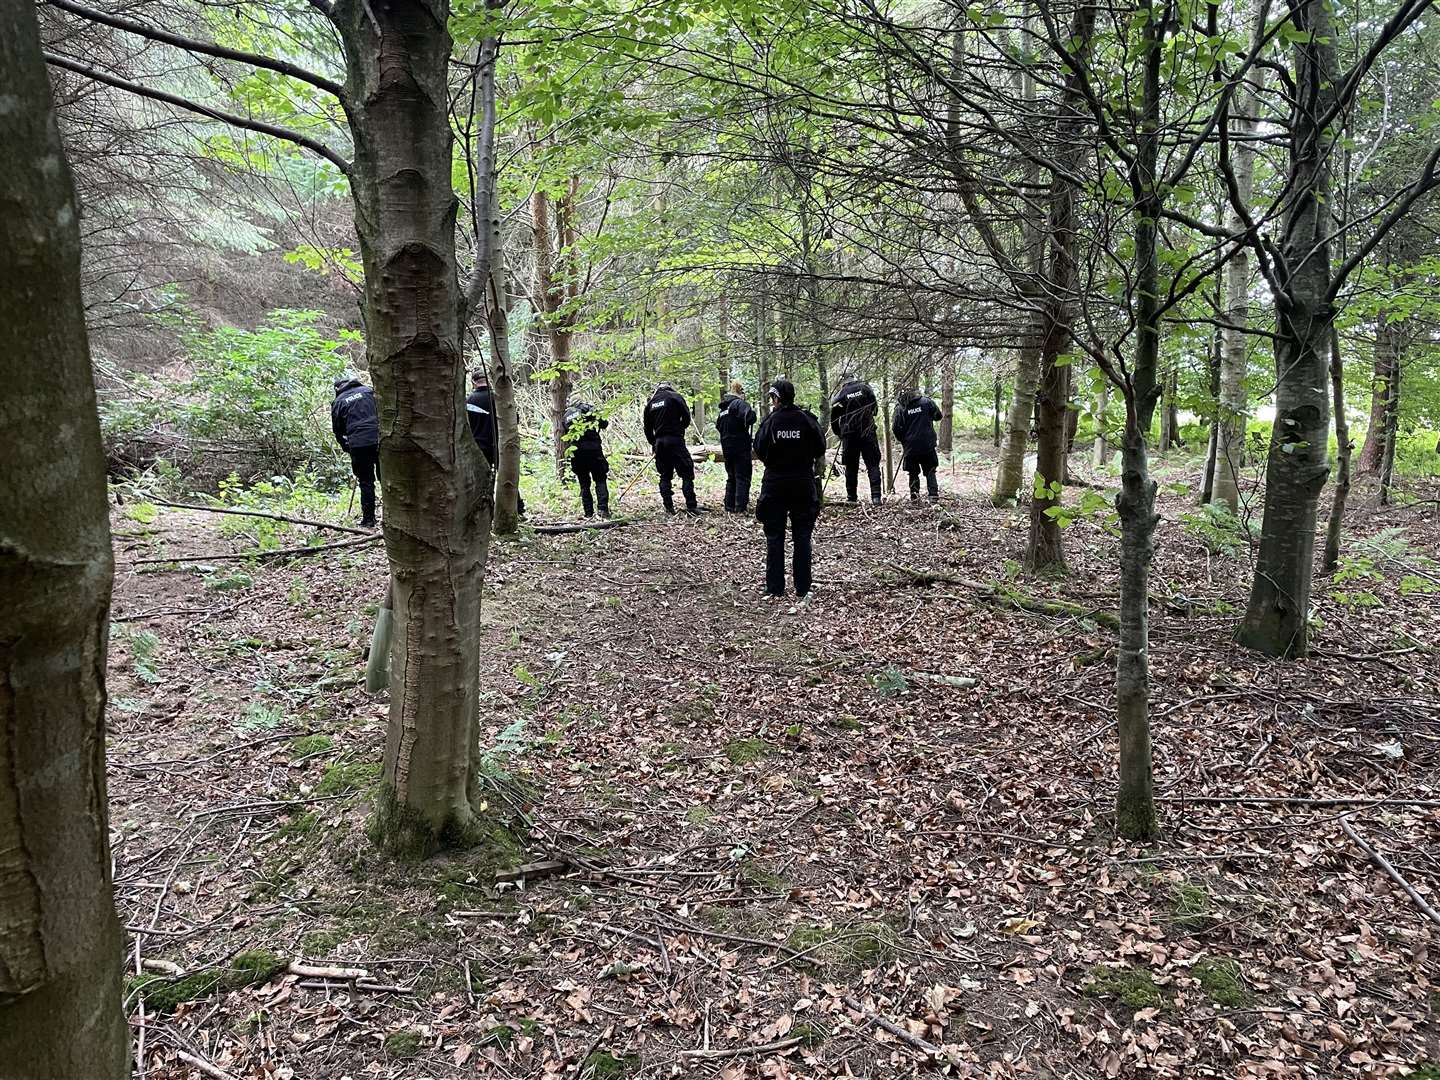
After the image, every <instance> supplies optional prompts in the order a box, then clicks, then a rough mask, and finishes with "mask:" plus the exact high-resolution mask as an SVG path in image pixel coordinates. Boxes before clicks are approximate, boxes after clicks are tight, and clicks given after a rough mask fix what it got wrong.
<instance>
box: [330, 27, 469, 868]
mask: <svg viewBox="0 0 1440 1080" xmlns="http://www.w3.org/2000/svg"><path fill="white" fill-rule="evenodd" d="M448 16H449V5H448V3H446V0H430V2H429V3H413V4H378V5H372V4H369V3H366V2H365V0H337V2H336V3H335V5H334V8H333V14H332V17H333V19H334V22H335V25H336V27H337V28H338V30H339V33H340V38H341V41H342V44H343V47H344V50H345V58H346V72H347V74H346V99H345V100H346V107H347V113H348V116H349V121H350V129H351V132H352V135H353V137H354V141H355V162H354V167H353V170H352V174H351V177H350V183H351V190H352V193H353V197H354V200H355V209H356V213H355V226H356V231H357V233H358V235H359V238H360V250H361V256H362V259H363V262H364V266H365V282H364V308H365V329H366V334H365V337H366V353H367V357H368V360H369V368H370V373H371V376H372V377H373V379H374V385H375V394H376V398H377V403H378V406H379V412H380V461H381V466H382V472H383V474H384V476H385V547H386V552H387V554H388V556H389V560H390V570H391V581H392V587H393V602H394V613H393V625H394V632H393V644H392V646H391V655H390V688H391V689H390V694H391V697H390V718H389V726H388V730H387V733H386V740H385V759H384V778H383V783H382V786H381V790H380V792H379V795H378V798H377V800H376V808H375V814H374V816H373V817H372V819H371V828H370V834H371V837H372V839H374V840H375V841H376V843H378V844H380V845H381V846H382V847H385V848H387V849H389V850H392V851H396V852H401V853H407V854H419V853H425V852H428V851H430V850H433V849H434V848H435V847H436V846H439V845H441V844H445V843H454V844H461V843H465V842H467V841H468V840H469V839H470V838H471V836H472V835H473V831H474V824H475V817H476V814H477V812H478V806H479V803H480V799H481V793H480V790H479V783H480V775H479V772H478V764H479V762H478V756H479V730H478V720H479V670H478V668H479V636H480V590H481V584H482V582H483V580H484V572H485V560H486V556H487V554H488V549H489V535H490V510H491V503H490V498H489V492H488V483H487V482H488V479H489V477H488V471H487V470H486V468H485V466H484V465H483V458H482V457H481V454H480V451H479V448H478V447H477V446H476V445H475V441H474V439H472V438H471V437H470V434H469V429H468V425H467V424H466V420H465V412H464V405H463V384H464V364H463V357H462V350H461V335H462V326H461V311H462V306H463V305H462V296H461V292H460V283H459V276H458V270H457V266H456V259H455V217H456V210H457V205H458V204H457V200H456V198H455V195H454V192H453V190H452V188H451V150H452V135H451V129H450V122H449V116H448V114H447V108H446V106H447V102H448V100H449V95H448V85H447V78H448V73H449V64H450V51H451V41H450V34H449V31H448V29H447V25H446V24H447V19H448Z"/></svg>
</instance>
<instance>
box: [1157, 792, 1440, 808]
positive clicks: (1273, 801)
mask: <svg viewBox="0 0 1440 1080" xmlns="http://www.w3.org/2000/svg"><path fill="white" fill-rule="evenodd" d="M1157 799H1158V801H1160V802H1184V803H1205V804H1207V805H1208V804H1214V805H1230V804H1244V805H1251V806H1419V807H1425V808H1434V807H1437V806H1440V799H1403V798H1402V799H1392V798H1377V797H1371V796H1368V795H1357V796H1353V797H1345V796H1333V797H1326V798H1319V799H1304V798H1301V797H1299V796H1298V795H1294V796H1292V795H1160V796H1157Z"/></svg>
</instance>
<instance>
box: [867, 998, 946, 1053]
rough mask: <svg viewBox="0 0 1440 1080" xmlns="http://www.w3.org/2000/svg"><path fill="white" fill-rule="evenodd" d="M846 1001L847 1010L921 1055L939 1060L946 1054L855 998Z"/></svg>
mask: <svg viewBox="0 0 1440 1080" xmlns="http://www.w3.org/2000/svg"><path fill="white" fill-rule="evenodd" d="M844 1000H845V1007H846V1008H848V1009H850V1010H851V1011H852V1012H857V1013H859V1014H860V1015H861V1016H863V1017H864V1018H865V1019H866V1020H867V1021H869V1022H870V1023H872V1024H874V1025H875V1026H876V1027H878V1028H883V1029H884V1030H885V1031H888V1032H889V1033H890V1034H891V1035H894V1036H895V1037H896V1038H897V1039H899V1040H900V1041H901V1042H903V1043H905V1044H906V1045H908V1046H911V1047H914V1048H915V1049H916V1050H919V1051H920V1052H921V1053H923V1054H926V1055H928V1056H929V1057H932V1058H938V1057H940V1056H941V1055H942V1054H943V1053H944V1051H942V1050H941V1049H940V1047H938V1046H936V1045H935V1044H934V1043H932V1042H927V1041H926V1040H924V1039H922V1038H920V1036H918V1035H912V1034H910V1032H908V1031H906V1030H905V1029H904V1028H903V1027H901V1026H900V1025H899V1024H897V1023H895V1021H893V1020H891V1019H889V1018H888V1017H884V1016H881V1015H880V1014H879V1013H876V1012H871V1011H870V1010H869V1009H867V1008H865V1006H864V1005H861V1004H860V1002H858V1001H856V1000H855V999H854V998H851V997H847V998H845V999H844Z"/></svg>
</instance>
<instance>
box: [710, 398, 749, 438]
mask: <svg viewBox="0 0 1440 1080" xmlns="http://www.w3.org/2000/svg"><path fill="white" fill-rule="evenodd" d="M754 426H755V410H754V409H752V408H751V407H750V403H749V402H748V401H746V400H745V399H744V398H743V397H741V396H740V395H738V394H721V395H720V411H719V412H717V413H716V414H715V430H716V431H718V432H720V445H721V446H731V445H739V444H741V443H744V444H746V445H749V443H750V429H751V428H752V427H754Z"/></svg>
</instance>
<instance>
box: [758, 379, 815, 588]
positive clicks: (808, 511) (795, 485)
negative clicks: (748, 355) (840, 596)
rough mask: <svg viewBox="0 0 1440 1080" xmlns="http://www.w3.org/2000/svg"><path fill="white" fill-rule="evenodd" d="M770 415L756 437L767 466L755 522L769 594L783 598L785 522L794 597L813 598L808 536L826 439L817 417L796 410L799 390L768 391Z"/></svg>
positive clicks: (777, 387)
mask: <svg viewBox="0 0 1440 1080" xmlns="http://www.w3.org/2000/svg"><path fill="white" fill-rule="evenodd" d="M769 399H770V410H771V411H770V415H769V416H767V417H765V419H764V420H763V421H761V423H760V430H759V431H757V432H756V433H755V456H756V457H758V458H759V459H760V460H761V461H763V462H764V463H765V476H764V479H762V480H761V481H760V498H759V499H758V500H757V501H756V503H755V516H756V518H758V519H759V521H760V524H761V525H763V526H764V527H765V593H766V595H768V596H784V595H785V520H786V518H787V517H788V518H789V520H790V537H791V542H792V544H793V545H794V568H793V576H794V581H795V595H796V596H798V597H800V598H801V600H802V601H803V600H805V598H806V597H808V596H809V594H810V536H811V534H812V533H813V532H814V530H815V518H816V517H817V516H818V515H819V513H820V487H819V483H818V482H817V480H816V475H815V471H816V468H817V466H818V465H819V464H820V463H821V462H823V461H824V459H825V435H824V433H823V432H822V431H821V430H820V421H818V420H816V419H815V414H814V413H812V412H810V411H809V410H807V409H802V408H800V407H799V406H798V405H796V404H795V384H794V383H792V382H791V381H790V380H789V379H776V380H775V381H774V382H773V383H772V384H771V386H770V392H769Z"/></svg>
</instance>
